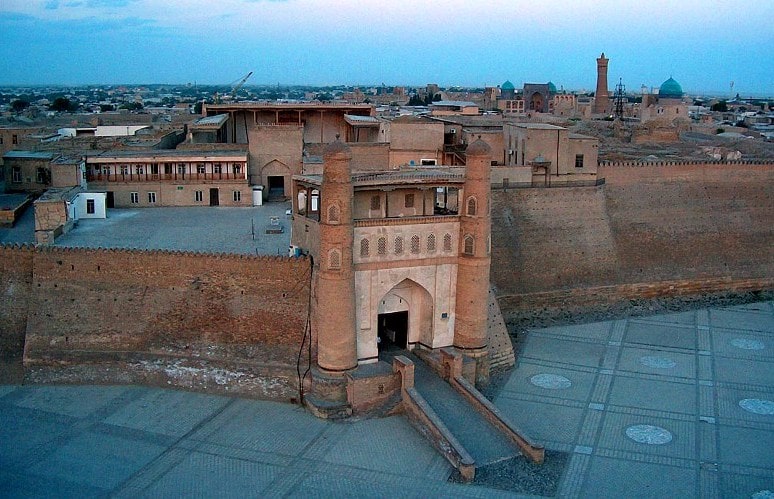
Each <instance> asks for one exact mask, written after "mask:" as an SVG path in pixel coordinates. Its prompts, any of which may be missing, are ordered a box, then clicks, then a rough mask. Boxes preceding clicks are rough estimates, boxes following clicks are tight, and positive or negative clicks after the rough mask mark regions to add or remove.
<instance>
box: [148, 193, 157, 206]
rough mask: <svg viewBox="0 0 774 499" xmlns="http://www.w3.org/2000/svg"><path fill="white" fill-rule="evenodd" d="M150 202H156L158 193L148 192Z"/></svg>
mask: <svg viewBox="0 0 774 499" xmlns="http://www.w3.org/2000/svg"><path fill="white" fill-rule="evenodd" d="M148 202H149V203H150V204H153V203H155V202H156V193H155V192H149V193H148Z"/></svg>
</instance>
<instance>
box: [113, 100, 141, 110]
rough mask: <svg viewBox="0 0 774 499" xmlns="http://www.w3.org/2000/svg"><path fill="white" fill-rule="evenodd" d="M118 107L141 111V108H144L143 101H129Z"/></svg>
mask: <svg viewBox="0 0 774 499" xmlns="http://www.w3.org/2000/svg"><path fill="white" fill-rule="evenodd" d="M118 109H128V110H130V111H139V110H140V109H143V105H142V102H127V103H126V104H121V107H119V108H118Z"/></svg>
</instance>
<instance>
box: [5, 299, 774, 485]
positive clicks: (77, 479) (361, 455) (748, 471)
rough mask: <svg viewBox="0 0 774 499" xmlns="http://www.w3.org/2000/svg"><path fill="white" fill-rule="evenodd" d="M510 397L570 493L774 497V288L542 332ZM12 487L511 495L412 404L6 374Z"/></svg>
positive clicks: (523, 358) (527, 344) (506, 396)
mask: <svg viewBox="0 0 774 499" xmlns="http://www.w3.org/2000/svg"><path fill="white" fill-rule="evenodd" d="M495 403H496V405H497V406H498V407H500V408H501V409H502V410H503V411H504V412H505V413H506V414H507V415H508V416H509V417H510V418H511V420H512V421H514V422H515V423H516V424H517V425H518V426H520V427H521V428H522V429H524V430H525V431H526V432H527V433H528V434H529V435H530V436H532V437H533V438H535V439H536V440H538V441H542V442H543V443H544V444H545V445H546V448H547V449H548V450H549V451H550V452H549V453H548V455H549V457H550V456H552V455H554V456H555V455H558V454H561V455H562V456H567V457H568V458H567V459H566V463H567V464H566V466H565V467H564V469H563V471H562V473H561V478H560V481H559V483H558V484H557V488H556V490H557V495H558V496H560V497H702V498H712V497H723V498H727V497H740V498H742V497H744V498H756V499H763V498H771V497H774V302H765V303H757V304H748V305H742V306H736V307H727V308H712V309H709V310H707V309H704V310H696V311H689V312H682V313H676V314H670V315H661V316H651V317H640V318H632V319H625V320H616V321H609V322H602V323H596V324H585V325H576V326H562V327H554V328H547V329H540V330H534V331H531V332H529V334H528V335H527V337H526V339H525V340H524V342H523V345H522V348H521V352H520V355H519V358H518V360H517V366H516V368H515V369H514V370H513V371H512V372H511V373H510V375H509V377H508V379H507V381H505V382H504V384H503V386H502V388H501V390H500V391H499V393H498V395H497V396H496V397H495ZM0 420H2V421H3V424H2V425H0V496H2V497H37V496H41V497H43V496H45V497H51V496H57V497H67V496H70V497H75V496H77V497H93V496H103V495H111V496H119V497H181V496H182V497H192V496H193V497H216V496H217V497H229V496H234V497H274V496H276V497H301V496H303V497H393V496H401V497H404V496H405V497H500V496H502V497H505V496H511V494H510V493H508V492H506V491H502V490H496V489H492V488H486V487H483V486H476V485H460V484H455V483H449V482H448V481H447V478H448V477H449V475H450V472H451V469H450V468H449V465H448V464H447V462H446V461H445V460H444V459H443V458H442V457H440V455H438V454H437V453H436V452H435V451H434V450H433V449H432V448H431V447H430V446H429V445H428V444H427V443H426V442H425V441H424V440H423V438H422V437H421V436H420V435H419V434H418V433H417V432H416V431H415V430H414V429H413V428H412V427H411V426H410V425H409V423H408V421H407V420H406V419H405V418H404V417H402V416H394V417H390V418H383V419H369V420H361V421H347V422H339V423H334V422H328V421H323V420H319V419H316V418H314V417H313V416H311V415H310V414H308V413H307V412H305V411H304V410H303V409H301V408H300V407H298V406H292V405H289V404H282V403H276V402H266V401H255V400H246V399H239V398H228V397H221V396H213V395H205V394H198V393H187V392H181V391H173V390H160V389H154V388H143V387H134V386H127V387H110V386H80V387H65V386H15V385H14V386H11V385H6V386H0Z"/></svg>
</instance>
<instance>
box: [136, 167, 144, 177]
mask: <svg viewBox="0 0 774 499" xmlns="http://www.w3.org/2000/svg"><path fill="white" fill-rule="evenodd" d="M144 173H145V167H143V166H141V165H137V175H143V174H144Z"/></svg>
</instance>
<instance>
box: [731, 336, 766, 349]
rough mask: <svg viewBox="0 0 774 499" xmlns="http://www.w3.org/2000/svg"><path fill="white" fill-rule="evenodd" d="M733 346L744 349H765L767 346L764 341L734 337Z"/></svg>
mask: <svg viewBox="0 0 774 499" xmlns="http://www.w3.org/2000/svg"><path fill="white" fill-rule="evenodd" d="M731 346H732V347H734V348H741V349H742V350H763V349H764V348H766V346H765V345H764V344H763V342H762V341H758V340H750V339H747V338H734V339H733V340H731Z"/></svg>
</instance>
